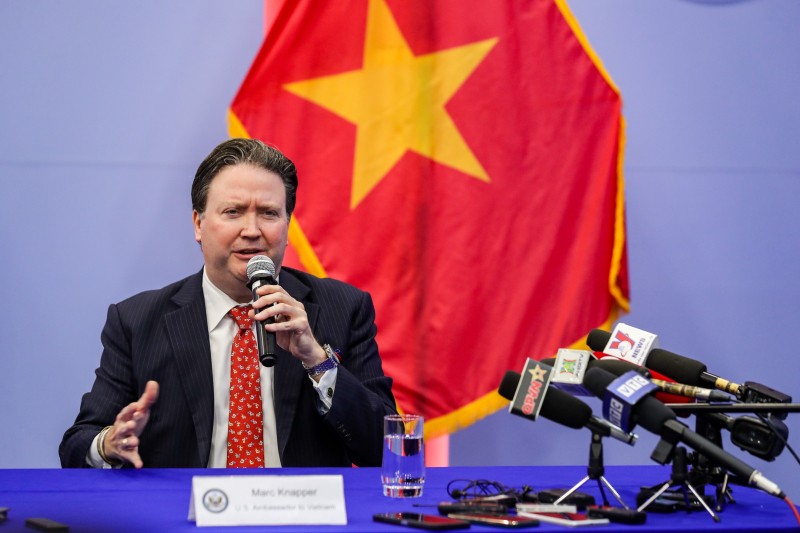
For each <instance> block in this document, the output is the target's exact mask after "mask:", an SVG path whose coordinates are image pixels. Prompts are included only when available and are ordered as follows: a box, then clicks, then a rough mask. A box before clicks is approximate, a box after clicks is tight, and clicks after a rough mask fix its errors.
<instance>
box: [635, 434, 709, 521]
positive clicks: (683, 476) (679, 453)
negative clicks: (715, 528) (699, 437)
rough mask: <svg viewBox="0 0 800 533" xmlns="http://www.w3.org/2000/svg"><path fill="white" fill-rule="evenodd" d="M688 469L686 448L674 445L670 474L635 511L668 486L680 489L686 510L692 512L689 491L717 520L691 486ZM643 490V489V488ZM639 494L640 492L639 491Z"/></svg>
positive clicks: (652, 499)
mask: <svg viewBox="0 0 800 533" xmlns="http://www.w3.org/2000/svg"><path fill="white" fill-rule="evenodd" d="M688 478H689V471H688V468H687V465H686V448H684V447H683V446H677V447H675V449H674V451H673V453H672V475H671V476H670V478H669V479H668V480H667V481H665V482H664V483H663V484H662V485H661V486H660V487H659V488H658V489H657V490H656V491H655V492H653V494H651V495H650V497H649V498H647V500H646V501H645V502H644V503H642V504H641V505H640V506H639V507H638V508H637V509H636V510H637V511H644V510H645V509H647V507H648V506H649V505H650V504H651V503H653V502H654V501H655V500H656V499H657V498H658V497H659V496H661V495H662V494H663V493H664V492H665V491H666V490H667V489H668V488H670V487H676V490H678V489H679V490H680V491H681V493H682V494H683V502H684V504H685V505H686V512H687V513H690V512H692V502H691V501H690V500H689V493H688V492H687V489H688V491H690V492H691V493H692V495H693V496H694V498H695V500H696V501H697V502H698V503H700V505H702V506H703V508H704V509H705V510H706V512H707V513H708V514H709V515H710V516H711V518H713V519H714V522H719V521H720V518H719V515H717V514H716V513H715V512H714V511H712V510H711V507H709V506H708V504H707V503H706V501H705V498H704V497H702V496H701V495H700V494H699V493H698V492H697V490H696V489H695V488H694V486H692V484H691V483H690V482H689V479H688ZM643 490H644V489H643ZM640 494H642V493H641V492H640Z"/></svg>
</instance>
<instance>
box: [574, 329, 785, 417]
mask: <svg viewBox="0 0 800 533" xmlns="http://www.w3.org/2000/svg"><path fill="white" fill-rule="evenodd" d="M619 326H625V325H624V324H620V325H619ZM625 327H627V328H629V326H625ZM618 329H619V330H620V331H622V332H623V334H624V331H625V330H624V329H623V328H619V327H618V328H615V331H617V330H618ZM636 331H641V330H636ZM644 333H647V332H644ZM613 335H614V333H613V332H612V333H609V332H607V331H603V330H601V329H593V330H592V331H591V332H589V335H588V336H587V338H586V344H587V345H588V346H589V347H590V348H591V349H592V350H594V351H596V352H604V353H607V352H605V350H606V349H607V347H608V346H610V345H611V344H613V343H614V341H613V340H612V336H613ZM617 335H618V334H617ZM650 335H652V334H650ZM642 364H643V365H644V366H646V367H647V368H648V369H650V370H652V371H655V372H658V373H660V374H664V375H666V376H669V377H670V378H672V379H674V380H675V381H677V382H680V383H685V384H687V385H692V386H696V387H710V388H714V389H717V390H721V391H724V392H727V393H729V394H733V395H734V396H736V398H737V399H739V400H741V401H743V402H747V403H790V402H791V401H792V397H791V396H789V395H788V394H784V393H782V392H780V391H777V390H775V389H772V388H770V387H767V386H766V385H762V384H761V383H757V382H754V381H745V382H744V384H738V383H734V382H732V381H729V380H727V379H725V378H722V377H720V376H717V375H715V374H711V373H710V372H708V369H707V367H706V365H705V364H703V363H701V362H700V361H697V360H694V359H690V358H688V357H684V356H682V355H678V354H676V353H673V352H670V351H667V350H663V349H661V348H653V349H652V350H650V351H649V353H647V354H646V357H645V358H644V360H643V363H642ZM773 416H776V417H778V418H782V419H783V418H786V413H775V414H774V415H773Z"/></svg>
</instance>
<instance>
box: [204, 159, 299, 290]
mask: <svg viewBox="0 0 800 533" xmlns="http://www.w3.org/2000/svg"><path fill="white" fill-rule="evenodd" d="M192 218H193V220H194V236H195V239H196V240H197V242H199V243H201V245H202V250H203V258H204V259H205V268H206V273H207V274H208V277H209V279H210V280H211V281H212V283H214V285H216V286H217V287H219V288H220V289H221V290H222V291H223V292H225V294H227V295H228V296H230V297H231V298H233V299H234V300H236V301H238V302H240V303H244V302H249V301H250V300H251V299H252V293H251V292H250V289H248V288H247V285H246V283H247V262H248V261H249V260H250V258H251V257H253V256H256V255H267V256H269V258H270V259H272V261H273V263H275V269H276V270H280V267H281V263H282V262H283V255H284V252H285V251H286V245H287V243H288V234H289V220H288V217H287V216H286V189H285V188H284V186H283V182H282V181H281V178H280V177H279V176H278V175H277V174H275V173H273V172H269V171H267V170H264V169H262V168H259V167H256V166H252V165H235V166H228V167H225V168H224V169H223V170H222V171H221V172H220V173H219V174H217V176H216V177H215V178H214V179H213V181H212V182H211V186H210V188H209V190H208V198H207V201H206V210H205V213H203V214H202V215H201V214H199V213H198V212H197V211H194V212H193V213H192Z"/></svg>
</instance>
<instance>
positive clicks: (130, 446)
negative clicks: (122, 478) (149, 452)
mask: <svg viewBox="0 0 800 533" xmlns="http://www.w3.org/2000/svg"><path fill="white" fill-rule="evenodd" d="M156 400H158V383H156V382H155V381H148V382H147V385H145V388H144V392H143V393H142V396H141V397H140V398H139V400H138V401H135V402H133V403H130V404H128V405H127V406H125V407H124V408H123V409H122V411H120V412H119V414H118V415H117V419H116V420H115V421H114V425H113V426H112V427H111V429H110V430H108V433H107V434H106V438H105V441H104V442H103V451H104V453H105V454H106V457H108V458H109V459H119V460H121V461H125V462H128V463H131V464H132V465H133V466H135V467H136V468H142V466H144V463H142V458H141V457H139V435H141V434H142V431H144V427H145V426H146V425H147V421H148V420H149V419H150V408H151V407H152V406H153V404H154V403H156Z"/></svg>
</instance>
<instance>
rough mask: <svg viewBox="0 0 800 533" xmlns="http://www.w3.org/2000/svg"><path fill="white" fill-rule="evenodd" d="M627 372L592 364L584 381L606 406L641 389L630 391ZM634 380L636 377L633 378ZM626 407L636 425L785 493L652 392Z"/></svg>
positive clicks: (755, 482)
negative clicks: (695, 429)
mask: <svg viewBox="0 0 800 533" xmlns="http://www.w3.org/2000/svg"><path fill="white" fill-rule="evenodd" d="M626 376H627V375H623V376H622V377H620V378H615V376H614V375H613V374H611V373H610V372H607V371H605V370H603V369H601V368H592V369H590V370H589V371H587V373H586V377H585V380H584V385H585V386H586V387H587V388H588V389H589V390H591V391H592V392H593V393H594V394H595V395H596V396H597V397H599V398H603V401H604V410H605V405H606V400H608V399H612V400H613V399H614V398H615V397H619V395H622V396H625V395H628V396H630V397H631V398H633V397H634V396H635V390H638V389H636V387H635V386H633V387H629V389H631V392H632V393H633V394H628V392H627V391H626V390H625V387H626V385H627V383H626ZM640 377H641V376H640ZM627 381H630V379H627ZM634 381H636V380H635V379H634ZM620 382H621V383H620ZM625 407H627V408H629V409H630V419H631V421H632V422H633V424H634V425H635V424H638V425H640V426H642V427H643V428H645V429H646V430H647V431H650V432H651V433H655V434H656V435H659V436H661V437H662V438H663V439H664V440H665V441H667V442H675V439H677V440H680V441H681V442H683V443H684V444H686V445H687V446H689V447H691V448H692V449H694V450H695V451H697V452H699V453H701V454H703V455H705V456H706V457H708V458H710V459H711V460H713V461H714V462H716V464H718V465H720V466H722V467H724V468H726V469H727V470H729V471H730V472H732V473H733V474H734V475H736V476H738V477H740V478H742V479H744V480H747V484H749V485H751V486H753V487H756V488H759V489H761V490H763V491H764V492H767V493H768V494H772V495H773V496H777V497H779V498H784V497H785V495H784V493H783V491H781V489H780V488H779V487H778V485H776V484H775V483H773V482H772V481H770V480H768V479H767V478H766V477H764V475H763V474H761V472H759V471H758V470H756V469H754V468H752V467H751V466H749V465H747V463H745V462H744V461H741V460H740V459H738V458H736V457H734V456H732V455H731V454H729V453H727V452H726V451H725V450H723V449H722V448H720V447H719V446H717V445H716V444H714V443H712V442H711V441H709V440H708V439H706V438H704V437H702V436H701V435H698V434H697V433H695V432H693V431H692V430H690V429H689V428H688V427H686V426H685V425H683V424H681V423H680V422H678V421H677V420H676V419H675V418H676V415H675V412H674V411H672V409H670V408H669V407H667V406H666V405H664V404H663V403H661V402H660V401H658V400H656V399H655V398H654V397H652V396H650V395H649V394H646V395H644V396H643V397H640V398H636V399H635V400H633V401H631V402H630V403H628V404H627V405H626V406H625ZM657 450H658V449H657ZM654 455H655V452H654ZM654 458H655V457H654ZM659 462H661V461H659Z"/></svg>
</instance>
